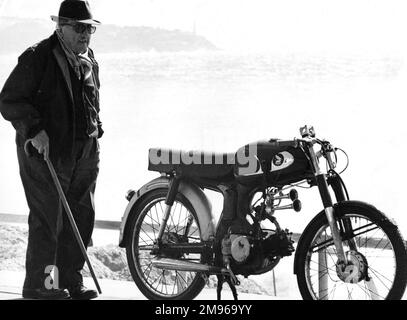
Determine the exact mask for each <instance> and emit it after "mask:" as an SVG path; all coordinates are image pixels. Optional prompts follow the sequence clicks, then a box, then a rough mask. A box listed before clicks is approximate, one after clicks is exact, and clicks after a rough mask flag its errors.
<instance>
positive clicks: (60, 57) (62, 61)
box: [52, 44, 74, 102]
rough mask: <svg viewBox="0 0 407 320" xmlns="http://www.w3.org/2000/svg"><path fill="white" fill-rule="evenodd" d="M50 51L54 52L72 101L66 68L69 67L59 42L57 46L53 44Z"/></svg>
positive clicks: (70, 85)
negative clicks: (53, 46)
mask: <svg viewBox="0 0 407 320" xmlns="http://www.w3.org/2000/svg"><path fill="white" fill-rule="evenodd" d="M52 53H53V54H54V56H55V58H56V60H57V62H58V65H59V67H60V68H61V71H62V74H63V76H64V79H65V83H66V85H67V87H68V91H69V96H70V97H71V100H72V102H73V101H74V100H73V93H72V83H71V76H70V74H69V69H68V68H69V66H68V61H66V58H65V54H64V52H63V51H62V49H61V47H60V46H59V44H58V45H57V46H55V48H54V49H53V50H52Z"/></svg>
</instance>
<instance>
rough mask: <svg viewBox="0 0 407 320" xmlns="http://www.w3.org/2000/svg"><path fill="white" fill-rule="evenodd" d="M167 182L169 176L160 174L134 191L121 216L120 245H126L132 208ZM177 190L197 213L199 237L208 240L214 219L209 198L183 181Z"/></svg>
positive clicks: (213, 229) (165, 185) (166, 185)
mask: <svg viewBox="0 0 407 320" xmlns="http://www.w3.org/2000/svg"><path fill="white" fill-rule="evenodd" d="M169 182H170V180H169V178H167V177H165V176H162V177H159V178H156V179H154V180H151V181H150V182H148V183H146V184H145V185H144V186H142V187H141V188H140V189H139V190H138V191H137V192H135V193H134V195H133V197H132V198H131V199H130V201H129V203H128V205H127V207H126V210H125V212H124V215H123V217H122V221H121V225H120V239H119V246H120V247H125V246H126V243H127V238H128V229H129V228H128V224H129V221H130V220H131V219H130V217H131V215H132V214H134V213H135V212H136V210H134V209H136V208H137V205H138V204H139V203H140V200H141V199H142V198H143V197H144V196H145V195H146V194H147V193H148V192H151V191H152V190H155V189H164V188H168V187H169ZM178 192H179V193H181V194H182V195H183V196H184V197H186V198H187V199H188V201H189V202H190V203H191V205H192V207H193V208H194V210H195V212H196V214H197V218H198V224H199V227H200V230H201V239H202V240H203V241H208V240H210V238H211V237H213V236H214V235H215V220H214V218H213V214H212V206H211V203H210V201H209V199H208V198H207V196H206V195H205V193H204V192H203V191H202V189H201V188H199V187H198V186H196V185H195V184H192V183H189V182H185V181H181V183H180V186H179V189H178Z"/></svg>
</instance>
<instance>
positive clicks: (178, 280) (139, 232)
mask: <svg viewBox="0 0 407 320" xmlns="http://www.w3.org/2000/svg"><path fill="white" fill-rule="evenodd" d="M165 206H166V205H165V197H160V198H156V199H154V200H152V201H151V202H150V203H148V204H147V205H146V206H145V207H144V209H143V211H142V212H141V213H140V215H139V217H138V219H137V221H136V227H135V228H134V232H133V234H132V239H133V241H132V254H133V260H134V262H135V267H136V268H135V269H136V272H137V274H138V277H139V279H140V280H141V281H142V282H143V284H144V286H145V287H146V288H147V289H148V290H149V291H150V292H152V293H153V294H155V295H158V296H160V297H161V298H174V297H176V296H179V295H181V294H182V293H184V292H185V291H187V290H188V288H189V287H191V285H192V284H193V282H194V281H196V279H197V277H198V276H199V275H198V274H197V273H196V272H189V271H177V270H167V269H158V268H156V267H153V266H152V260H153V259H154V258H156V257H157V256H156V255H151V254H150V252H151V250H152V248H153V245H154V244H155V243H156V240H157V236H158V230H159V229H160V225H161V222H162V220H163V216H164V209H165ZM177 235H178V236H181V235H182V236H184V237H182V238H183V239H187V242H188V243H193V242H199V241H200V231H199V226H198V224H197V220H196V217H195V216H194V214H193V213H192V212H191V210H189V209H188V208H187V207H186V206H185V205H184V204H183V203H181V202H180V201H178V200H176V201H174V204H173V206H172V209H171V214H170V217H169V219H168V222H167V227H166V229H165V232H164V236H163V238H166V239H167V240H165V241H169V242H174V241H175V239H176V238H178V237H177ZM179 238H181V237H179ZM184 241H185V240H184ZM177 258H179V259H187V260H189V261H194V262H199V261H200V258H201V255H200V254H188V255H186V254H184V255H181V256H179V257H177Z"/></svg>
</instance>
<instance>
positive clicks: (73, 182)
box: [0, 0, 103, 300]
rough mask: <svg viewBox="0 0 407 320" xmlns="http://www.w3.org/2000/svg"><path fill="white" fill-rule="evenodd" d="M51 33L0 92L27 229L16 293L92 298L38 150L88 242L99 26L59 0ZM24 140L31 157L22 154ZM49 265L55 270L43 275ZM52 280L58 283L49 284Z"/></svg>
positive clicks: (81, 5)
mask: <svg viewBox="0 0 407 320" xmlns="http://www.w3.org/2000/svg"><path fill="white" fill-rule="evenodd" d="M51 18H52V20H53V21H56V22H57V28H56V31H55V33H54V34H53V35H52V36H51V37H49V38H48V39H45V40H43V41H41V42H39V43H38V44H36V45H34V46H33V47H30V48H29V49H27V50H26V51H25V52H24V53H23V54H22V55H21V56H20V57H19V59H18V64H17V66H16V67H15V68H14V70H13V71H12V73H11V74H10V76H9V78H8V79H7V81H6V83H5V85H4V87H3V90H2V91H1V93H0V112H1V114H2V115H3V117H4V118H5V119H6V120H8V121H11V123H12V125H13V126H14V128H15V129H16V133H17V134H16V143H17V156H18V161H19V166H20V176H21V179H22V183H23V186H24V190H25V195H26V198H27V203H28V207H29V209H30V213H29V217H28V226H29V235H28V246H27V254H26V278H25V282H24V287H23V294H22V295H23V297H24V298H33V299H66V298H69V297H71V298H72V299H83V300H85V299H93V298H95V297H97V292H96V291H94V290H89V289H87V288H86V287H84V286H83V281H82V280H83V279H82V275H81V270H82V268H83V266H84V262H85V260H84V258H83V256H82V254H81V251H80V248H79V246H78V244H77V243H76V241H75V239H74V235H73V232H72V230H71V226H70V224H69V221H68V219H67V217H66V214H65V212H63V207H62V205H61V201H60V199H59V197H58V193H57V190H56V188H55V185H54V184H53V180H52V178H51V175H50V173H49V171H48V168H47V165H46V162H45V161H44V159H43V158H44V156H45V155H47V156H49V158H50V160H51V161H52V162H53V164H54V166H55V169H56V172H57V174H58V178H59V180H60V182H61V185H62V187H63V189H64V192H65V194H66V196H67V199H68V202H69V204H70V206H71V210H72V213H73V215H74V218H75V220H76V223H77V225H78V229H79V231H80V234H81V236H82V239H83V242H84V243H85V245H87V244H88V243H89V242H90V240H91V234H92V230H93V225H94V217H95V211H94V191H95V186H96V178H97V175H98V171H99V143H98V138H100V137H101V136H102V134H103V130H102V127H101V122H100V119H99V91H98V90H99V77H98V64H97V62H96V60H95V58H94V55H93V52H92V50H91V49H90V48H89V47H88V46H89V41H90V38H91V34H93V33H94V32H95V30H96V27H95V25H98V24H100V22H99V21H97V20H94V19H93V17H92V14H91V11H90V8H89V4H88V2H87V1H82V0H65V1H63V2H62V3H61V6H60V10H59V15H58V16H51ZM25 145H29V146H30V147H31V148H32V149H33V150H36V151H37V152H34V156H32V157H28V156H27V154H26V153H25V150H24V146H25ZM50 270H54V276H53V281H50V280H49V279H50V275H49V272H50ZM55 284H59V286H56V285H55Z"/></svg>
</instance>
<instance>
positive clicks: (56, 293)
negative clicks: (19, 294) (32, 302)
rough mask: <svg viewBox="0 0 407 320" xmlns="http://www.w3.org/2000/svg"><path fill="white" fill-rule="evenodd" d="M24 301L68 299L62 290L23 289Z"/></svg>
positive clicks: (65, 292) (66, 293)
mask: <svg viewBox="0 0 407 320" xmlns="http://www.w3.org/2000/svg"><path fill="white" fill-rule="evenodd" d="M23 298H25V299H43V300H64V299H69V293H68V292H67V291H66V290H63V289H49V290H48V289H45V288H40V289H23Z"/></svg>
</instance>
